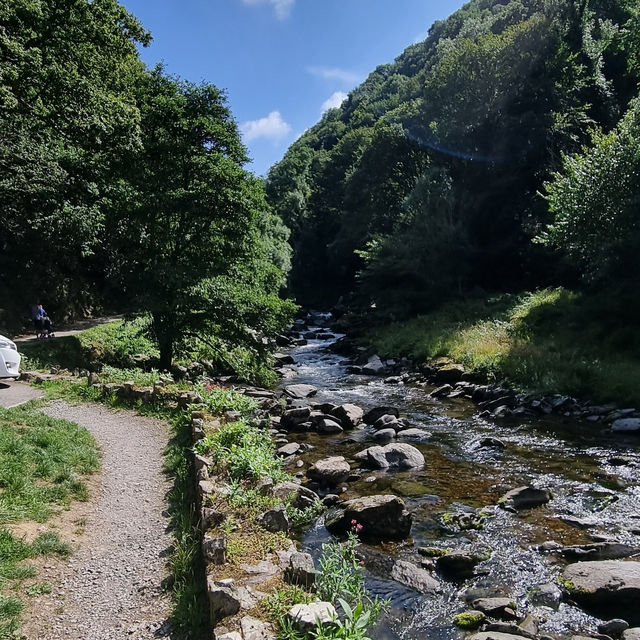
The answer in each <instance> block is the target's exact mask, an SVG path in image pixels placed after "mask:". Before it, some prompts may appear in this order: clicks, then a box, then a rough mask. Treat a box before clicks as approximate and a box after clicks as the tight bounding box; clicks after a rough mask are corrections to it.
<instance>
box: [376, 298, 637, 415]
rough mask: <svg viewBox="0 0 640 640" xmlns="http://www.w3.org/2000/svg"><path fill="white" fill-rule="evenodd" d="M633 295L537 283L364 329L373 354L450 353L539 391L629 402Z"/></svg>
mask: <svg viewBox="0 0 640 640" xmlns="http://www.w3.org/2000/svg"><path fill="white" fill-rule="evenodd" d="M637 312H638V307H637V301H636V300H635V298H634V296H632V295H629V296H623V295H620V294H619V293H614V294H598V295H593V294H592V295H590V296H588V295H584V294H583V295H578V294H576V293H572V292H570V291H567V290H565V289H545V290H542V291H539V292H536V293H526V294H522V295H519V296H515V295H502V296H499V297H497V298H478V299H469V300H467V301H464V302H462V301H457V302H452V303H449V304H447V305H444V306H443V307H441V308H439V309H437V310H436V311H434V312H432V313H431V314H429V315H423V316H419V317H417V318H415V319H412V320H409V321H406V322H396V323H391V324H389V325H386V326H383V327H379V328H378V329H375V330H372V331H370V332H369V334H368V338H367V339H368V341H369V344H370V345H371V346H372V347H373V348H374V349H375V351H376V353H379V354H380V355H381V356H391V355H394V356H406V357H409V358H411V359H413V360H414V361H415V362H417V363H421V362H426V361H429V360H433V359H435V358H438V357H442V356H445V357H450V358H452V359H453V360H454V361H456V362H460V363H461V364H463V365H464V366H465V369H466V370H467V371H469V372H471V373H475V374H477V375H478V376H481V377H485V378H487V379H489V380H490V381H505V380H506V381H508V382H510V383H511V384H513V385H515V386H517V387H520V388H523V389H527V390H530V391H537V392H541V393H566V394H570V395H575V396H583V397H588V398H594V399H599V400H602V401H611V400H613V401H616V402H621V403H629V404H631V405H634V404H637V403H638V401H639V400H640V396H639V395H638V392H637V389H638V384H639V383H640V366H639V365H638V362H639V361H640V342H639V341H638V338H637V332H636V331H635V319H634V318H635V317H636V314H637Z"/></svg>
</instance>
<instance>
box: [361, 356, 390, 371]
mask: <svg viewBox="0 0 640 640" xmlns="http://www.w3.org/2000/svg"><path fill="white" fill-rule="evenodd" d="M385 369H386V367H385V366H384V363H383V362H382V360H380V358H379V357H378V356H371V357H370V358H369V360H367V363H366V364H365V365H364V366H363V367H362V373H363V374H364V375H365V376H380V375H382V374H383V373H384V372H385Z"/></svg>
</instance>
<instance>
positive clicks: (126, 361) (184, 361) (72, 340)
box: [20, 316, 276, 386]
mask: <svg viewBox="0 0 640 640" xmlns="http://www.w3.org/2000/svg"><path fill="white" fill-rule="evenodd" d="M150 322H151V319H150V317H148V316H142V317H138V318H135V319H133V320H116V321H114V322H110V323H108V324H103V325H99V326H97V327H93V328H92V329H87V330H86V331H82V332H81V333H78V334H76V335H73V336H64V337H59V338H53V339H51V340H42V341H30V342H25V343H22V344H20V353H21V354H22V357H23V361H22V366H21V368H22V369H23V370H31V371H36V370H48V369H49V368H50V367H61V368H64V369H69V370H73V369H88V370H90V371H100V370H102V369H103V368H104V367H105V366H106V367H110V368H111V369H112V370H113V369H124V370H130V371H133V370H137V371H139V372H143V371H144V372H153V371H156V374H157V367H158V358H159V351H158V348H157V346H156V344H155V343H154V341H153V340H152V339H151V337H150V336H151V334H150V331H149V325H150ZM197 361H199V362H203V361H206V362H207V363H209V366H210V368H211V370H212V371H215V372H216V373H217V374H218V375H222V374H237V375H239V376H241V377H243V378H245V379H246V380H248V381H250V382H255V383H257V384H262V385H265V386H268V385H271V384H273V383H274V382H275V380H276V378H275V376H274V373H273V371H272V369H271V368H270V367H269V366H267V364H265V363H264V362H260V361H259V360H258V359H257V357H256V356H255V354H253V353H251V352H250V351H249V350H247V349H242V348H239V347H238V348H227V347H226V346H225V345H224V344H222V343H220V342H219V341H217V340H216V339H215V337H211V336H209V337H208V339H207V341H206V342H205V341H202V340H199V339H197V338H191V339H189V340H187V341H184V342H182V343H180V344H178V345H176V354H175V358H174V364H176V365H184V366H189V365H191V364H192V363H194V362H197Z"/></svg>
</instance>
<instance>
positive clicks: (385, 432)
mask: <svg viewBox="0 0 640 640" xmlns="http://www.w3.org/2000/svg"><path fill="white" fill-rule="evenodd" d="M395 438H396V430H395V429H380V431H376V432H375V433H374V434H373V439H374V440H375V441H376V442H391V441H392V440H395Z"/></svg>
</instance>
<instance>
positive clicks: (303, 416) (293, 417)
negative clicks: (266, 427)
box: [280, 407, 311, 431]
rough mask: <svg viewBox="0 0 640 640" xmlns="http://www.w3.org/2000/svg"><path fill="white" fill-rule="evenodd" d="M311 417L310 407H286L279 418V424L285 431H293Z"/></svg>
mask: <svg viewBox="0 0 640 640" xmlns="http://www.w3.org/2000/svg"><path fill="white" fill-rule="evenodd" d="M310 418H311V409H309V407H294V408H293V409H288V410H287V411H285V412H284V413H283V414H282V417H281V418H280V426H281V427H282V428H283V429H287V431H294V430H295V429H297V428H298V427H299V426H300V425H301V424H303V423H305V422H307V421H308V420H309V419H310Z"/></svg>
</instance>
